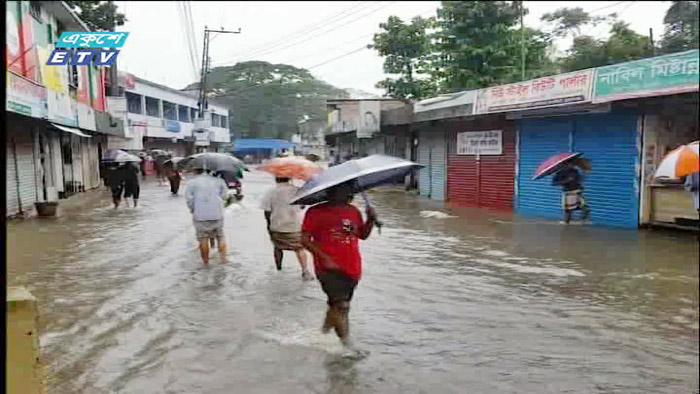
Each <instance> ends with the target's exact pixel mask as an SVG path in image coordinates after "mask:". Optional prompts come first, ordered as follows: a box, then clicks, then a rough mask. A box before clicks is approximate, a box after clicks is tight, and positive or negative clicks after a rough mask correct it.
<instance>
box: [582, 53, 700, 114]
mask: <svg viewBox="0 0 700 394" xmlns="http://www.w3.org/2000/svg"><path fill="white" fill-rule="evenodd" d="M699 57H700V51H698V50H697V49H695V50H692V51H686V52H681V53H674V54H670V55H664V56H657V57H653V58H649V59H643V60H637V61H634V62H628V63H622V64H616V65H613V66H606V67H599V68H597V69H596V72H595V82H594V89H593V102H594V103H604V102H607V101H614V100H625V99H630V98H636V97H647V96H659V95H666V94H677V93H684V92H697V91H698V60H699Z"/></svg>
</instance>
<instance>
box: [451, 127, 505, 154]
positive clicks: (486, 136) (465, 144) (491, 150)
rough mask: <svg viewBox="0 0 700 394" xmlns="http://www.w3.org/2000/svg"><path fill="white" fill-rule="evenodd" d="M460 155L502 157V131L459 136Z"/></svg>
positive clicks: (470, 132) (458, 151) (478, 132)
mask: <svg viewBox="0 0 700 394" xmlns="http://www.w3.org/2000/svg"><path fill="white" fill-rule="evenodd" d="M457 154H458V155H502V154H503V132H502V131H501V130H488V131H465V132H462V133H458V134H457Z"/></svg>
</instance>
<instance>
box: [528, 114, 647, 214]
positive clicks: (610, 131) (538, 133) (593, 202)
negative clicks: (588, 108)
mask: <svg viewBox="0 0 700 394" xmlns="http://www.w3.org/2000/svg"><path fill="white" fill-rule="evenodd" d="M637 121H638V116H637V114H636V113H634V112H623V111H617V112H612V113H608V114H594V115H580V116H571V117H566V118H550V119H538V120H522V121H520V122H519V127H520V147H519V149H520V155H519V159H520V160H519V170H518V181H517V182H518V196H517V212H518V213H523V214H534V215H539V216H543V217H549V218H553V219H558V218H561V214H562V209H561V191H560V189H559V188H557V187H555V186H552V185H551V181H552V178H551V177H547V178H544V179H541V180H537V181H532V180H531V179H530V178H531V177H532V175H533V174H534V172H535V169H536V168H537V166H538V165H539V164H540V163H541V162H542V161H544V160H545V159H546V158H547V157H549V156H552V155H554V154H557V153H562V152H568V151H574V152H582V153H583V154H584V156H585V157H587V158H588V159H590V160H591V166H592V168H591V171H590V172H588V173H587V174H586V178H585V180H584V188H585V196H586V199H587V202H588V205H589V207H590V209H591V221H592V222H593V223H594V224H601V225H609V226H616V227H625V228H636V227H637V225H638V218H639V177H638V171H639V169H638V160H639V159H638V158H639V150H638V147H637V136H638V132H637V129H638V126H637Z"/></svg>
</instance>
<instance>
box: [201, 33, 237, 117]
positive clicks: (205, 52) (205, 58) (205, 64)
mask: <svg viewBox="0 0 700 394" xmlns="http://www.w3.org/2000/svg"><path fill="white" fill-rule="evenodd" d="M240 32H241V29H240V28H239V29H238V31H227V30H224V29H223V27H222V28H221V30H209V29H208V28H207V27H206V26H204V47H203V49H202V75H201V80H200V86H199V101H198V102H197V107H198V109H199V118H203V117H204V111H206V110H207V108H208V107H209V105H208V103H207V75H208V74H209V66H210V65H211V58H209V33H230V34H240Z"/></svg>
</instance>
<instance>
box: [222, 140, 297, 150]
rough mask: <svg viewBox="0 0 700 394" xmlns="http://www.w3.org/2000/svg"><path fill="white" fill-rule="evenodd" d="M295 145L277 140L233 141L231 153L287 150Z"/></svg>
mask: <svg viewBox="0 0 700 394" xmlns="http://www.w3.org/2000/svg"><path fill="white" fill-rule="evenodd" d="M295 146H296V144H295V143H293V142H289V141H286V140H277V139H272V138H243V139H240V140H235V141H233V151H234V152H239V151H244V150H258V149H273V150H279V149H289V148H293V147H295Z"/></svg>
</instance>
